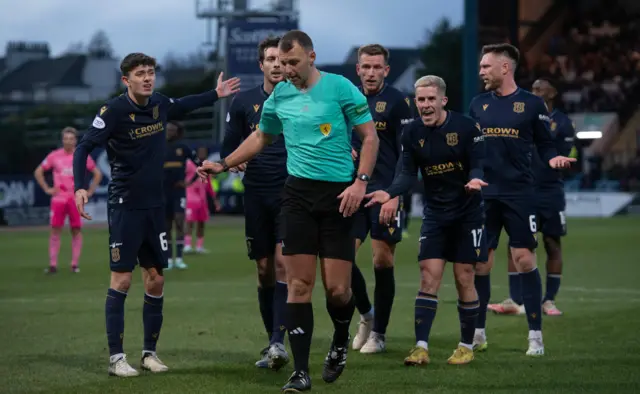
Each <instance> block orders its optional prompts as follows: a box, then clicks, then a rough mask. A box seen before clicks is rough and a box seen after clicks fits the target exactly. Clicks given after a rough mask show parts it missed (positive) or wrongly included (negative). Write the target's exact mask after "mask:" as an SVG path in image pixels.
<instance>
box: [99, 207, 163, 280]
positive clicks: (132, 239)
mask: <svg viewBox="0 0 640 394" xmlns="http://www.w3.org/2000/svg"><path fill="white" fill-rule="evenodd" d="M108 221H109V249H110V252H111V253H110V256H109V258H110V265H111V271H113V272H132V271H133V270H134V269H135V267H136V265H138V264H139V265H140V266H141V267H143V268H156V269H158V270H159V271H160V272H162V269H163V268H166V267H167V258H168V250H169V247H168V244H167V232H166V227H165V216H164V212H163V208H161V207H158V208H150V209H123V208H111V207H109V209H108Z"/></svg>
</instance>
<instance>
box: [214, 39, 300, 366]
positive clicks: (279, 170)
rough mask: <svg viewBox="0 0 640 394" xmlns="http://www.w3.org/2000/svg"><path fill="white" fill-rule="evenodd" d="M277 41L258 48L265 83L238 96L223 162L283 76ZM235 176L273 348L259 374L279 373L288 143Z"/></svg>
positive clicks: (283, 355) (264, 353) (280, 142)
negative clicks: (282, 209) (282, 223)
mask: <svg viewBox="0 0 640 394" xmlns="http://www.w3.org/2000/svg"><path fill="white" fill-rule="evenodd" d="M279 42H280V38H279V37H268V38H266V39H265V40H263V41H262V42H261V43H260V44H259V45H258V59H259V66H260V70H262V72H263V73H264V81H263V83H262V84H261V85H260V86H256V87H255V88H253V89H250V90H247V91H245V92H241V93H239V94H237V95H236V96H235V97H234V99H233V101H232V102H231V107H230V108H229V114H228V115H227V123H226V132H225V137H224V141H223V143H222V151H221V152H220V156H221V157H222V159H224V158H225V157H227V156H228V155H229V154H230V153H231V152H233V151H234V150H236V149H237V148H238V146H240V144H241V143H242V141H243V140H245V139H247V138H248V137H249V136H250V135H251V133H253V132H254V131H255V130H256V128H257V126H258V123H259V122H260V116H261V115H262V107H263V104H264V102H265V101H266V100H267V98H269V95H271V93H272V92H273V90H274V88H275V86H276V85H277V84H278V83H279V82H281V81H282V79H283V73H282V69H281V67H280V62H279V60H278V43H279ZM231 171H245V174H244V178H243V183H244V187H245V191H244V211H245V212H244V213H245V215H244V217H245V237H246V244H247V253H248V255H249V259H251V260H255V262H256V267H257V271H258V305H259V308H260V315H261V316H262V322H263V324H264V328H265V331H266V333H267V339H268V340H269V346H267V347H265V348H264V349H262V350H261V351H260V359H259V360H258V361H257V362H256V367H258V368H272V369H275V370H278V369H280V368H282V367H283V366H284V365H285V364H286V363H288V362H289V356H288V355H287V352H286V350H285V347H284V334H285V321H284V318H285V311H286V305H287V278H286V275H285V269H284V264H283V261H282V246H281V245H280V241H281V240H280V238H279V235H278V225H279V220H278V216H279V215H280V206H281V205H282V200H281V196H280V194H281V192H282V188H283V187H284V182H285V180H286V179H287V176H288V174H287V151H286V149H285V147H284V138H282V137H281V136H279V137H277V138H275V141H274V142H273V144H271V145H269V146H267V147H266V148H265V149H264V150H263V151H262V152H261V153H260V154H259V155H257V156H255V157H254V158H253V159H252V160H251V161H249V162H248V163H246V164H241V165H240V166H238V167H236V168H232V169H231Z"/></svg>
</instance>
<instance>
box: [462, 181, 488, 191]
mask: <svg viewBox="0 0 640 394" xmlns="http://www.w3.org/2000/svg"><path fill="white" fill-rule="evenodd" d="M485 186H489V184H488V183H487V182H485V181H483V180H482V179H478V178H473V179H472V180H470V181H469V183H467V184H466V185H464V188H465V189H466V190H467V191H468V192H479V191H480V190H482V188H483V187H485Z"/></svg>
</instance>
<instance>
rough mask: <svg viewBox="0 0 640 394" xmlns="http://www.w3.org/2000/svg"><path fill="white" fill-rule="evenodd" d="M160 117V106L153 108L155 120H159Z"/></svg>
mask: <svg viewBox="0 0 640 394" xmlns="http://www.w3.org/2000/svg"><path fill="white" fill-rule="evenodd" d="M159 116H160V108H159V106H158V105H156V106H155V107H153V119H154V120H155V119H158V117H159Z"/></svg>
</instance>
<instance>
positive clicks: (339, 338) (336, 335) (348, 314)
mask: <svg viewBox="0 0 640 394" xmlns="http://www.w3.org/2000/svg"><path fill="white" fill-rule="evenodd" d="M355 309H356V304H355V299H354V297H353V295H351V298H349V301H348V302H347V303H346V304H342V305H337V304H336V303H335V302H332V301H331V300H330V299H329V298H327V312H329V316H331V320H332V321H333V327H334V330H335V331H334V332H333V344H334V346H336V347H347V346H349V325H350V324H351V319H352V318H353V312H354V311H355Z"/></svg>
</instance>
